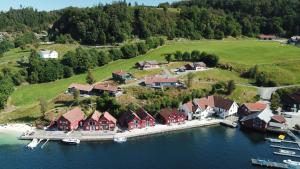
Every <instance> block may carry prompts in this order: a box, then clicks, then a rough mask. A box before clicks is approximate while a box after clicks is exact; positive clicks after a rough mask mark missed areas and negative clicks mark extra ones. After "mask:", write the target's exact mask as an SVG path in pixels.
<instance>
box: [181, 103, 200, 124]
mask: <svg viewBox="0 0 300 169" xmlns="http://www.w3.org/2000/svg"><path fill="white" fill-rule="evenodd" d="M179 110H180V111H181V112H183V113H184V114H185V116H186V117H187V120H193V119H194V118H198V117H199V115H198V112H199V111H198V108H197V106H196V105H195V104H194V103H193V101H189V102H187V103H185V104H182V105H181V106H179Z"/></svg>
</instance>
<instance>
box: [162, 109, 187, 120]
mask: <svg viewBox="0 0 300 169" xmlns="http://www.w3.org/2000/svg"><path fill="white" fill-rule="evenodd" d="M159 114H160V115H161V116H162V117H163V118H165V119H167V118H169V117H170V116H171V115H175V116H179V115H184V114H183V113H182V112H180V111H179V110H177V109H175V108H173V109H171V108H164V109H161V111H160V112H159Z"/></svg>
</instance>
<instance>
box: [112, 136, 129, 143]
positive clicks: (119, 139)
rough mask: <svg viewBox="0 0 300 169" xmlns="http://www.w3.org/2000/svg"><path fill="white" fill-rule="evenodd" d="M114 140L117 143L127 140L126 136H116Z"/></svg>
mask: <svg viewBox="0 0 300 169" xmlns="http://www.w3.org/2000/svg"><path fill="white" fill-rule="evenodd" d="M114 141H115V142H117V143H124V142H126V141H127V138H126V137H116V138H114Z"/></svg>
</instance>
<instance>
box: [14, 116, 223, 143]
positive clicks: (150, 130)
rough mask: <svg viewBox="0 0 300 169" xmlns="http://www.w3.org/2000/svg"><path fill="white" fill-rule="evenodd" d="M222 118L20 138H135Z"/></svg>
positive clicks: (38, 133)
mask: <svg viewBox="0 0 300 169" xmlns="http://www.w3.org/2000/svg"><path fill="white" fill-rule="evenodd" d="M221 121H222V120H220V119H212V120H192V121H185V123H183V124H173V125H162V124H156V125H155V126H153V127H146V128H142V129H134V130H130V131H128V130H127V131H125V132H123V133H116V132H103V131H92V132H90V131H73V132H69V133H65V132H64V131H44V130H34V131H35V132H34V133H33V134H32V135H21V136H20V137H19V139H20V140H32V139H34V138H37V139H46V140H47V139H49V140H52V141H60V140H62V139H66V138H77V139H79V140H80V141H113V140H114V139H115V138H120V137H125V138H135V137H145V136H151V135H155V134H162V133H167V132H174V131H182V130H186V129H192V128H197V127H206V126H212V125H218V124H220V122H221Z"/></svg>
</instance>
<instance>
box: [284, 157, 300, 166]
mask: <svg viewBox="0 0 300 169" xmlns="http://www.w3.org/2000/svg"><path fill="white" fill-rule="evenodd" d="M283 162H284V163H286V164H289V165H292V166H299V167H300V162H298V161H292V160H290V159H288V160H283Z"/></svg>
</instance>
